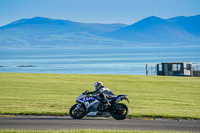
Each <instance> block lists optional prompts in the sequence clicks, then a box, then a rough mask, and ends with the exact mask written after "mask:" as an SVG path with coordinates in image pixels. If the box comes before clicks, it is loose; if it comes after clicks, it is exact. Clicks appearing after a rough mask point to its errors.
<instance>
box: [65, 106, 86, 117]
mask: <svg viewBox="0 0 200 133" xmlns="http://www.w3.org/2000/svg"><path fill="white" fill-rule="evenodd" d="M69 114H70V116H71V117H72V118H74V119H81V118H83V117H84V116H85V115H86V109H85V106H83V105H81V107H80V108H79V109H77V104H74V105H73V106H72V107H71V108H70V110H69Z"/></svg>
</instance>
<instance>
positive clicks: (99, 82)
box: [94, 81, 103, 91]
mask: <svg viewBox="0 0 200 133" xmlns="http://www.w3.org/2000/svg"><path fill="white" fill-rule="evenodd" d="M102 86H103V83H102V82H101V81H98V82H96V83H95V84H94V87H95V91H98V90H99V88H100V87H102Z"/></svg>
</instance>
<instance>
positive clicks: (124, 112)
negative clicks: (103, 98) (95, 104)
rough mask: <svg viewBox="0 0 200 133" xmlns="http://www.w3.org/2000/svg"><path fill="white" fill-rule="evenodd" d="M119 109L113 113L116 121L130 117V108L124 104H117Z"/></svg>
mask: <svg viewBox="0 0 200 133" xmlns="http://www.w3.org/2000/svg"><path fill="white" fill-rule="evenodd" d="M116 106H117V109H116V110H114V111H112V112H111V115H112V117H113V118H115V119H116V120H124V119H126V118H127V117H128V115H129V108H128V106H126V105H125V104H123V103H117V104H116Z"/></svg>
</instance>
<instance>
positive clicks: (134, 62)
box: [0, 46, 200, 75]
mask: <svg viewBox="0 0 200 133" xmlns="http://www.w3.org/2000/svg"><path fill="white" fill-rule="evenodd" d="M161 62H193V63H200V46H192V47H186V46H184V47H180V46H171V47H144V46H143V47H123V48H108V47H107V48H100V47H99V48H62V49H61V48H60V49H59V48H58V49H53V48H45V49H44V48H33V49H1V50H0V66H1V67H0V72H22V73H58V74H125V75H127V74H128V75H145V73H146V72H145V65H146V64H158V63H161Z"/></svg>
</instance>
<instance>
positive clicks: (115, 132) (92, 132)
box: [0, 130, 192, 133]
mask: <svg viewBox="0 0 200 133" xmlns="http://www.w3.org/2000/svg"><path fill="white" fill-rule="evenodd" d="M0 133H189V132H175V131H164V132H162V131H126V130H47V131H36V130H0ZM190 133H192V132H190Z"/></svg>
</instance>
